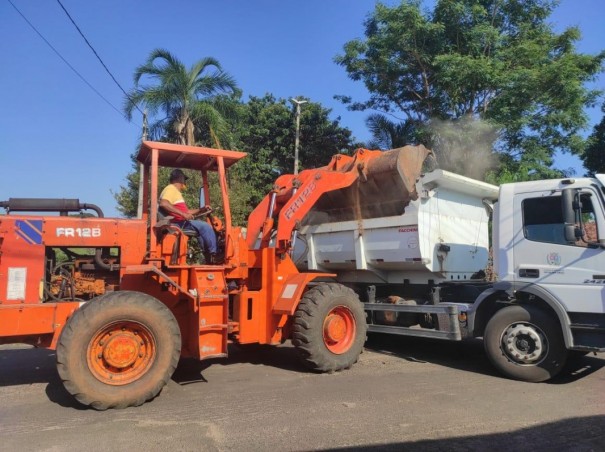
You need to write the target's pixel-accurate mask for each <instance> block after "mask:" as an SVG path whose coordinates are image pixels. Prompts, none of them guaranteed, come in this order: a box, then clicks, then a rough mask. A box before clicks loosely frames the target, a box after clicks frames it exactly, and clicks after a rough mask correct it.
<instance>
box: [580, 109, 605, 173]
mask: <svg viewBox="0 0 605 452" xmlns="http://www.w3.org/2000/svg"><path fill="white" fill-rule="evenodd" d="M601 111H602V112H603V113H605V104H603V106H602V107H601ZM582 160H583V161H584V168H586V169H587V170H588V172H589V174H596V173H605V115H604V116H603V119H601V122H600V123H599V124H597V125H596V126H595V127H594V129H593V131H592V134H591V135H590V136H589V137H588V145H587V146H586V151H584V154H583V155H582Z"/></svg>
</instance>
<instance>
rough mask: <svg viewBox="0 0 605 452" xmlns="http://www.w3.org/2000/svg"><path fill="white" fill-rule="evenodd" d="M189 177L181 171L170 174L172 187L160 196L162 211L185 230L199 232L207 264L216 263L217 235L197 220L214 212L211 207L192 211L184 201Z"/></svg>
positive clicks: (163, 191) (199, 240)
mask: <svg viewBox="0 0 605 452" xmlns="http://www.w3.org/2000/svg"><path fill="white" fill-rule="evenodd" d="M187 179H188V177H187V175H185V173H184V172H183V171H182V170H180V169H175V170H172V172H171V173H170V185H167V186H166V188H164V190H162V193H161V194H160V210H162V211H163V213H164V214H165V215H171V216H172V217H173V218H172V219H171V220H170V222H171V223H174V224H177V225H178V226H179V227H181V229H183V230H189V231H195V232H197V240H198V242H199V244H200V248H201V250H202V253H203V255H204V259H205V263H206V264H215V263H217V262H216V260H217V259H216V252H217V246H216V235H215V233H214V230H213V229H212V226H211V225H210V224H208V223H207V222H205V221H202V220H199V219H195V217H199V216H202V215H205V214H208V213H210V211H211V210H212V209H211V208H210V206H204V207H200V208H199V209H193V210H190V209H189V208H188V207H187V204H186V203H185V200H184V199H183V195H182V193H181V192H182V191H183V190H184V189H185V188H186V185H185V183H186V181H187Z"/></svg>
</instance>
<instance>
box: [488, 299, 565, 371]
mask: <svg viewBox="0 0 605 452" xmlns="http://www.w3.org/2000/svg"><path fill="white" fill-rule="evenodd" d="M483 341H484V346H485V351H486V352H487V356H488V358H489V359H490V361H491V362H492V364H493V365H494V366H495V367H496V368H497V369H498V370H499V371H500V372H502V373H503V374H504V375H506V376H508V377H510V378H513V379H515V380H524V381H531V382H539V381H545V380H548V379H550V378H552V377H554V376H555V375H556V374H558V373H559V372H560V370H561V369H562V368H563V366H564V364H565V360H566V359H567V349H566V348H565V341H564V340H563V334H562V333H561V327H560V325H559V322H558V321H557V320H556V319H554V318H553V317H552V316H550V315H548V314H547V313H546V312H544V311H543V310H541V309H539V308H536V307H534V306H522V305H514V306H509V307H506V308H503V309H501V310H499V311H498V312H497V313H496V314H494V316H493V317H492V318H491V319H490V321H489V322H488V324H487V326H486V328H485V334H484V337H483Z"/></svg>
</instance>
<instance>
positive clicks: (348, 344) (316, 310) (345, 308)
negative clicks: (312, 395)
mask: <svg viewBox="0 0 605 452" xmlns="http://www.w3.org/2000/svg"><path fill="white" fill-rule="evenodd" d="M367 328H368V327H367V324H366V321H365V312H364V310H363V306H362V304H361V302H360V301H359V297H358V296H357V294H355V292H353V291H352V290H351V289H349V288H347V287H345V286H343V285H340V284H322V285H320V286H317V287H314V288H312V289H311V290H309V291H308V292H307V293H306V294H305V295H304V296H303V298H302V300H301V301H300V303H299V305H298V308H297V310H296V313H295V315H294V325H293V333H292V344H294V346H295V347H296V349H297V351H298V354H299V356H300V357H301V359H302V361H303V362H304V364H305V365H307V366H308V367H309V368H311V369H313V370H315V371H318V372H334V371H339V370H342V369H348V368H349V367H351V366H352V365H353V364H354V363H355V362H357V359H358V358H359V354H360V353H361V351H362V349H363V344H364V342H365V339H366V331H367Z"/></svg>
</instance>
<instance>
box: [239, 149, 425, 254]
mask: <svg viewBox="0 0 605 452" xmlns="http://www.w3.org/2000/svg"><path fill="white" fill-rule="evenodd" d="M429 155H432V152H431V151H430V150H428V149H426V148H425V147H424V146H422V145H419V146H405V147H403V148H399V149H394V150H391V151H384V152H383V151H370V150H367V149H358V150H357V151H356V152H355V154H354V155H353V156H348V155H344V154H337V155H335V156H333V157H332V160H331V161H330V163H329V164H328V165H327V166H324V167H321V168H317V169H310V170H304V171H302V172H301V173H300V174H298V176H294V175H291V174H286V175H283V176H280V177H279V178H278V179H277V181H276V183H275V185H274V188H273V190H272V191H271V192H270V193H269V194H268V195H267V196H265V198H264V199H263V200H262V201H261V203H260V204H259V205H258V206H257V207H256V209H254V211H253V212H252V213H251V214H250V217H249V219H248V233H247V242H248V246H249V247H250V248H251V249H254V248H265V247H268V246H269V244H270V242H271V240H272V238H273V235H274V233H275V234H276V235H275V240H276V249H277V252H278V253H286V252H288V251H290V249H291V248H292V244H293V243H292V242H293V232H294V231H296V230H297V229H298V228H299V227H300V225H301V224H302V222H305V223H307V224H315V223H320V222H327V221H345V220H353V219H355V220H358V221H360V220H363V219H367V218H375V217H379V216H383V215H385V214H386V215H401V214H402V213H403V211H404V209H405V207H406V206H407V205H408V204H409V202H410V201H411V200H414V199H417V197H418V194H417V193H416V185H415V184H416V181H417V180H418V178H419V177H420V175H421V171H422V166H423V163H424V161H425V160H426V159H427V157H428V156H429ZM276 219H277V227H276V229H275V228H274V225H275V220H276ZM274 231H275V232H274ZM259 238H260V241H259Z"/></svg>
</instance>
